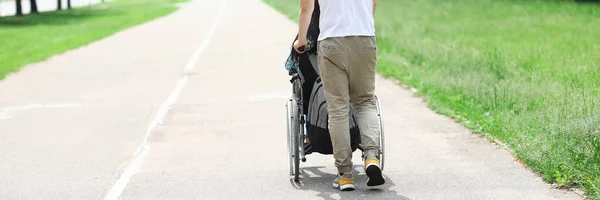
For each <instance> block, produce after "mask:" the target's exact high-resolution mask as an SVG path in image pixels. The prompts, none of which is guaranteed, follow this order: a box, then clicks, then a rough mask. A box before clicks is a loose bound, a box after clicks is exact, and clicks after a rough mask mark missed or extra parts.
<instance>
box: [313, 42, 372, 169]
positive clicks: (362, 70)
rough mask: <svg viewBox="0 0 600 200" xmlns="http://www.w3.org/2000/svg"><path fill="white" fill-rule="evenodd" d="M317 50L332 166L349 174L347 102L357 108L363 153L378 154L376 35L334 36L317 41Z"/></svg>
mask: <svg viewBox="0 0 600 200" xmlns="http://www.w3.org/2000/svg"><path fill="white" fill-rule="evenodd" d="M318 49H319V53H318V55H319V56H318V60H319V74H320V76H321V79H322V80H323V88H324V89H325V99H326V101H327V108H328V112H329V131H330V133H331V142H332V143H333V157H334V158H335V166H336V167H337V168H338V172H339V173H349V172H352V149H351V147H350V130H349V127H348V126H349V116H348V113H349V112H348V111H349V109H350V108H349V103H352V105H353V106H354V108H355V109H356V117H357V121H358V126H359V129H360V132H361V140H362V142H361V146H362V148H363V150H364V153H365V156H366V157H367V158H374V157H375V156H378V155H379V154H378V153H379V131H380V129H379V121H378V116H377V107H376V104H375V99H374V98H375V97H374V95H375V94H374V91H375V67H376V63H377V44H376V42H375V37H364V36H353V37H336V38H327V39H325V40H322V41H320V42H319V47H318Z"/></svg>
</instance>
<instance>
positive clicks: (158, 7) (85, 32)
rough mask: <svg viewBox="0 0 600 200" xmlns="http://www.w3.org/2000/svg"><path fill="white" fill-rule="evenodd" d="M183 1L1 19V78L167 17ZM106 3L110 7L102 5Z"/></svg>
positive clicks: (127, 2)
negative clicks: (124, 30) (125, 30)
mask: <svg viewBox="0 0 600 200" xmlns="http://www.w3.org/2000/svg"><path fill="white" fill-rule="evenodd" d="M176 2H183V0H117V1H112V2H108V3H105V4H102V5H97V6H96V8H92V9H89V8H88V7H81V8H76V9H73V10H69V11H57V12H43V13H40V14H37V15H26V16H24V17H2V18H0V80H1V79H2V78H4V77H5V76H6V75H7V74H8V73H11V72H16V71H18V70H19V69H20V68H21V67H23V66H26V65H27V64H30V63H35V62H40V61H43V60H45V59H48V58H49V57H51V56H54V55H57V54H60V53H63V52H65V51H68V50H71V49H74V48H77V47H81V46H83V45H86V44H88V43H90V42H93V41H96V40H98V39H101V38H104V37H107V36H109V35H111V34H113V33H116V32H118V31H121V30H123V29H126V28H128V27H131V26H134V25H137V24H140V23H143V22H147V21H149V20H152V19H155V18H157V17H160V16H164V15H166V14H168V13H171V12H172V11H174V10H176V9H177V7H176V6H175V5H174V3H176ZM103 6H106V8H101V7H103Z"/></svg>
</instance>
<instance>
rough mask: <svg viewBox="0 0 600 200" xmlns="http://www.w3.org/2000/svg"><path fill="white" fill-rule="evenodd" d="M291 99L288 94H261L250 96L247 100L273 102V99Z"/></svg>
mask: <svg viewBox="0 0 600 200" xmlns="http://www.w3.org/2000/svg"><path fill="white" fill-rule="evenodd" d="M289 98H291V94H288V93H271V94H261V95H254V96H250V98H249V100H250V101H253V102H255V101H267V100H273V99H289Z"/></svg>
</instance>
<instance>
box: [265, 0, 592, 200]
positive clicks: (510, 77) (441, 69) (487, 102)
mask: <svg viewBox="0 0 600 200" xmlns="http://www.w3.org/2000/svg"><path fill="white" fill-rule="evenodd" d="M265 1H266V2H268V3H270V4H271V5H273V6H274V7H275V8H277V9H279V10H281V11H282V12H284V13H286V14H287V15H288V16H290V17H292V18H294V19H295V18H296V17H297V12H298V9H297V4H298V3H297V2H298V0H265ZM377 12H378V13H377V31H378V44H379V46H380V48H379V49H380V51H379V53H380V54H379V55H380V60H379V65H378V69H379V71H380V72H381V73H382V74H383V75H385V76H388V77H393V78H396V79H398V80H400V81H401V82H403V83H404V84H407V85H409V86H412V87H415V88H417V89H418V91H419V93H418V95H420V96H421V97H422V98H424V99H425V100H426V101H427V102H428V103H429V105H430V107H431V108H432V109H434V110H436V111H437V112H439V113H442V114H445V115H448V116H451V117H453V118H454V119H456V120H457V121H460V122H461V123H463V124H464V125H465V126H467V127H469V128H471V129H472V130H474V131H475V132H478V133H482V134H484V135H485V136H487V137H488V138H490V139H492V138H493V139H497V140H500V141H502V142H504V143H505V144H507V146H508V147H509V148H510V149H511V150H513V152H514V154H515V156H516V157H518V158H519V159H521V160H523V161H524V162H525V163H526V164H528V165H529V166H530V167H531V168H532V169H533V170H535V171H537V172H540V173H541V175H542V177H543V178H544V180H546V181H548V182H553V183H557V184H559V185H561V186H564V187H579V188H583V189H584V190H585V191H586V192H588V195H589V196H590V197H592V198H594V199H600V6H599V5H598V4H574V3H560V2H539V1H518V0H514V1H511V0H447V1H439V0H412V1H399V0H379V1H378V11H377Z"/></svg>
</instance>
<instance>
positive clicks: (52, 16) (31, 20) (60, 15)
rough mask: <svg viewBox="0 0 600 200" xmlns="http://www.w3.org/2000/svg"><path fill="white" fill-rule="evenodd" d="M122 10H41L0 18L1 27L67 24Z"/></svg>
mask: <svg viewBox="0 0 600 200" xmlns="http://www.w3.org/2000/svg"><path fill="white" fill-rule="evenodd" d="M121 14H123V11H119V10H115V9H88V8H85V9H77V10H68V11H54V12H43V13H39V14H29V15H25V16H21V17H16V16H10V17H2V18H0V28H1V27H20V26H36V25H67V24H74V23H77V22H80V21H86V20H88V19H91V18H96V17H106V16H107V15H108V16H116V15H121Z"/></svg>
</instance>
